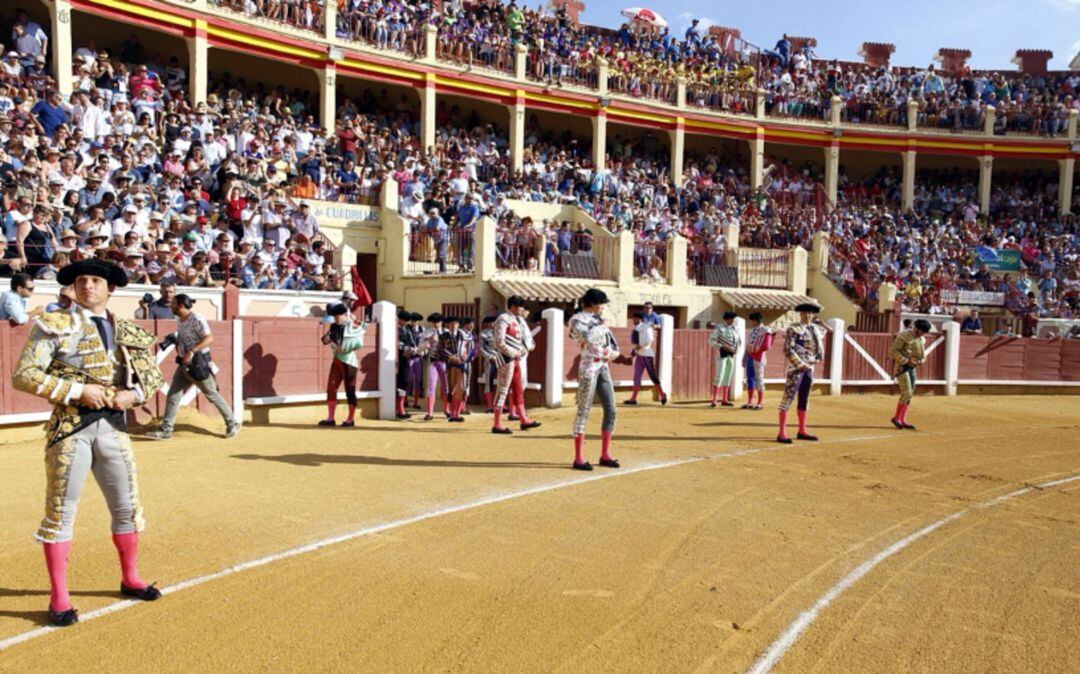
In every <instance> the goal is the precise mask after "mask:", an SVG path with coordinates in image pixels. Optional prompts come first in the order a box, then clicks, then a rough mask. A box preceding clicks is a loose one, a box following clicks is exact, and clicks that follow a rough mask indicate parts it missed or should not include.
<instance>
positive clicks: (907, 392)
mask: <svg viewBox="0 0 1080 674" xmlns="http://www.w3.org/2000/svg"><path fill="white" fill-rule="evenodd" d="M930 330H931V327H930V321H928V320H926V319H925V318H920V319H918V320H917V321H915V323H914V324H913V325H912V326H911V329H910V330H903V331H901V332H900V334H898V335H897V336H896V339H894V340H893V344H892V348H891V349H889V356H890V357H891V358H892V359H893V379H894V380H895V381H896V385H897V386H899V387H900V401H899V402H898V403H897V404H896V414H894V415H893V418H892V425H893V426H896V427H897V428H899V429H904V430H911V431H913V430H915V427H914V426H912V425H911V424H909V423H908V422H907V413H908V408H909V407H911V399H912V398H913V397H914V396H915V370H916V369H917V368H918V367H919V365H921V364H922V362H923V361H924V360H926V344H925V342H924V340H923V335H925V334H927V333H928V332H930Z"/></svg>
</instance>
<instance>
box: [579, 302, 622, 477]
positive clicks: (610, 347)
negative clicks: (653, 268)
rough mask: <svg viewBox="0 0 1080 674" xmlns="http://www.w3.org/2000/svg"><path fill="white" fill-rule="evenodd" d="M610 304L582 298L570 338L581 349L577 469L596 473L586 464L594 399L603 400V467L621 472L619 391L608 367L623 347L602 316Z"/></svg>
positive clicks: (601, 446) (601, 457) (601, 448)
mask: <svg viewBox="0 0 1080 674" xmlns="http://www.w3.org/2000/svg"><path fill="white" fill-rule="evenodd" d="M607 303H608V297H607V294H605V293H604V291H602V290H600V289H599V288H589V289H588V290H587V291H585V294H584V295H583V296H582V297H581V301H580V303H579V304H580V310H579V311H578V312H577V313H576V314H574V315H573V317H571V319H570V327H569V332H570V338H571V339H573V340H574V341H575V342H577V343H578V346H579V347H581V357H580V358H579V359H578V373H577V385H578V388H577V416H576V417H574V427H573V433H574V464H573V466H574V469H575V470H592V469H593V467H592V464H591V463H589V462H588V461H586V460H585V426H586V425H587V424H588V422H589V412H590V410H591V409H592V403H593V397H594V396H599V397H600V404H601V405H602V406H603V408H604V420H603V422H602V423H601V425H600V439H601V445H600V465H601V466H607V467H608V468H618V467H619V462H618V461H616V460H615V459H613V458H612V457H611V436H612V434H613V433H614V432H615V413H616V410H615V388H614V386H613V385H612V383H611V372H610V370H609V367H608V364H609V363H610V362H611V361H613V360H615V359H616V358H618V357H619V345H618V342H616V341H615V337H614V336H613V335H612V334H611V330H610V329H609V328H608V326H607V325H606V324H605V323H604V319H603V317H602V316H601V315H600V314H601V312H602V311H603V309H604V305H605V304H607Z"/></svg>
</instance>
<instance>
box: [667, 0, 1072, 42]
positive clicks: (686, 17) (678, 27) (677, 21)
mask: <svg viewBox="0 0 1080 674" xmlns="http://www.w3.org/2000/svg"><path fill="white" fill-rule="evenodd" d="M1067 1H1069V2H1072V1H1074V0H1067ZM1075 1H1076V2H1080V0H1075ZM662 15H663V12H661V16H662ZM694 19H697V20H698V21H700V23H698V28H699V29H700V30H701V32H702V33H706V32H708V30H709V28H711V27H712V26H718V25H720V23H719V22H718V21H717V20H716V19H710V18H709V17H707V16H700V15H698V14H694V13H693V12H683V13H682V14H679V15H678V16H675V17H674V18H668V22H669V23H670V24H671V32H672V33H675V34H677V35H678V36H679V37H682V34H683V33H685V32H686V29H687V28H689V27H690V22H691V21H693V20H694Z"/></svg>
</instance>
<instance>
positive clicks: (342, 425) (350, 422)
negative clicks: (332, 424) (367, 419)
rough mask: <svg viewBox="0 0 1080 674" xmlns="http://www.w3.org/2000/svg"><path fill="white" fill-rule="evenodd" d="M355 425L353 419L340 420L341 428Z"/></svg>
mask: <svg viewBox="0 0 1080 674" xmlns="http://www.w3.org/2000/svg"><path fill="white" fill-rule="evenodd" d="M355 425H356V422H355V421H342V422H341V427H342V428H352V427H353V426H355Z"/></svg>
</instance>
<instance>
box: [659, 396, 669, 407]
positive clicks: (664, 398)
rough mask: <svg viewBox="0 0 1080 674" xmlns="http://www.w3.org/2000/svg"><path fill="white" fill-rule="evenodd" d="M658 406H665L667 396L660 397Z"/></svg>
mask: <svg viewBox="0 0 1080 674" xmlns="http://www.w3.org/2000/svg"><path fill="white" fill-rule="evenodd" d="M660 404H661V405H667V395H666V394H665V395H662V396H660Z"/></svg>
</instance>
